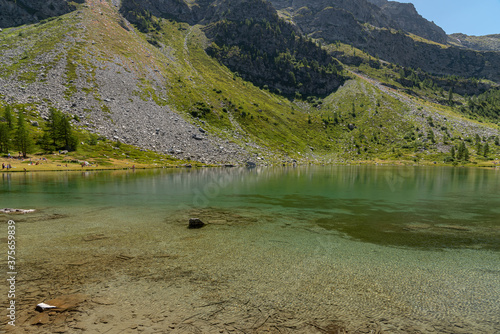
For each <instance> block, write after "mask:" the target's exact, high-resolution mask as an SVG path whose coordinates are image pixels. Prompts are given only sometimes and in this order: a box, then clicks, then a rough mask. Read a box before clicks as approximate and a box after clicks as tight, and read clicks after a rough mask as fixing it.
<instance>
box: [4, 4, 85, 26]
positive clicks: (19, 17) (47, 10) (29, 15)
mask: <svg viewBox="0 0 500 334" xmlns="http://www.w3.org/2000/svg"><path fill="white" fill-rule="evenodd" d="M83 2H84V0H77V1H72V2H70V1H67V0H48V1H47V0H43V1H42V0H29V1H28V0H15V1H13V0H0V28H6V27H12V26H17V25H22V24H26V23H35V22H38V21H40V20H43V19H47V18H49V17H54V16H59V15H62V14H66V13H69V12H71V11H73V10H75V8H76V7H75V4H76V3H83Z"/></svg>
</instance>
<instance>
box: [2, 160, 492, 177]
mask: <svg viewBox="0 0 500 334" xmlns="http://www.w3.org/2000/svg"><path fill="white" fill-rule="evenodd" d="M57 157H59V156H57ZM67 158H68V159H70V158H71V157H67ZM29 159H30V158H27V159H23V160H19V159H18V158H5V157H1V158H0V163H1V164H4V165H5V166H7V165H9V164H10V165H11V166H12V167H11V168H9V169H7V168H2V169H1V170H0V173H6V174H8V173H28V172H30V173H31V172H36V173H39V172H62V171H71V172H81V171H86V172H87V171H106V170H135V169H165V168H209V167H212V168H214V167H215V168H217V167H219V168H220V167H225V168H232V167H245V162H240V163H241V164H224V163H221V164H206V163H202V162H198V161H187V162H186V161H182V160H180V161H179V162H178V163H173V164H172V163H167V164H159V163H153V164H152V163H136V162H133V161H128V160H116V159H113V160H112V161H111V162H108V163H105V164H104V165H99V164H96V163H89V164H87V165H83V166H82V165H80V164H76V163H74V162H71V163H62V162H60V161H54V160H52V159H53V158H52V159H51V157H48V158H47V157H45V156H42V157H36V159H38V160H34V161H33V160H32V161H30V160H29ZM31 159H33V157H32V158H31ZM42 159H43V160H42ZM79 162H80V161H79ZM81 162H82V163H83V161H81ZM35 163H38V164H35ZM308 165H322V166H397V167H457V168H491V169H500V160H490V161H484V162H479V163H478V162H475V161H472V162H468V163H464V164H457V165H453V164H450V163H442V162H437V161H430V160H429V161H420V162H418V163H415V162H414V161H411V160H380V159H375V160H363V161H341V162H331V161H330V162H322V161H317V160H316V161H310V160H304V161H297V162H295V163H283V162H274V161H269V162H265V163H262V164H258V165H256V166H257V167H293V166H308Z"/></svg>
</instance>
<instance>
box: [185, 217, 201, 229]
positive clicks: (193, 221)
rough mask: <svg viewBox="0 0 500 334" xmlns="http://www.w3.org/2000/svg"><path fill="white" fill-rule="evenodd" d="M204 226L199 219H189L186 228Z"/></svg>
mask: <svg viewBox="0 0 500 334" xmlns="http://www.w3.org/2000/svg"><path fill="white" fill-rule="evenodd" d="M203 226H205V223H204V222H202V221H201V219H199V218H189V226H188V228H202V227H203Z"/></svg>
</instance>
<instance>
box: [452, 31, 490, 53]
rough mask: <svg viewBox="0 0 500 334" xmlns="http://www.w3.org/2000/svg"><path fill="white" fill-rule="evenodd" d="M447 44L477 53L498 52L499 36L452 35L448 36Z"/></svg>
mask: <svg viewBox="0 0 500 334" xmlns="http://www.w3.org/2000/svg"><path fill="white" fill-rule="evenodd" d="M448 42H449V43H450V44H452V45H456V46H459V47H463V48H467V49H472V50H477V51H500V34H496V35H486V36H468V35H465V34H452V35H449V36H448Z"/></svg>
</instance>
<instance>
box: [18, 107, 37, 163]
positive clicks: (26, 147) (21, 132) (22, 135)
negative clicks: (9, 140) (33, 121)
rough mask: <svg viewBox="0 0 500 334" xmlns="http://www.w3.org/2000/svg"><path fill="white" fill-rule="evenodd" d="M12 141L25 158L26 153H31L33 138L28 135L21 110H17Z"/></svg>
mask: <svg viewBox="0 0 500 334" xmlns="http://www.w3.org/2000/svg"><path fill="white" fill-rule="evenodd" d="M14 143H15V145H16V149H17V150H19V152H21V153H22V155H23V158H26V156H27V154H28V153H31V151H32V149H33V138H31V136H30V133H29V130H28V128H27V126H26V121H25V120H24V115H23V113H22V112H19V114H18V117H17V128H16V134H15V138H14Z"/></svg>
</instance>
